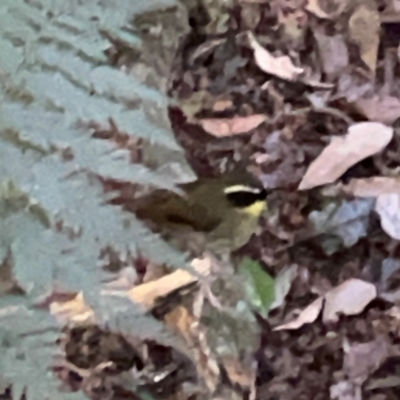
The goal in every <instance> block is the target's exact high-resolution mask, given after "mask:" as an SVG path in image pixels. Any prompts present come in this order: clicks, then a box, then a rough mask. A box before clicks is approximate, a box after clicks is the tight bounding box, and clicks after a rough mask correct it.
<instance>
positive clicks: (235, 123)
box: [199, 114, 266, 137]
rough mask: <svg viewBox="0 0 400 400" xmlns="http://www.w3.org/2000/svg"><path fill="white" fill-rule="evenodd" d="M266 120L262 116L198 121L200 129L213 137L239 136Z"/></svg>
mask: <svg viewBox="0 0 400 400" xmlns="http://www.w3.org/2000/svg"><path fill="white" fill-rule="evenodd" d="M265 120H266V116H265V115H263V114H255V115H249V116H248V117H239V116H237V117H233V118H205V119H201V120H199V124H200V125H201V126H202V128H203V129H204V130H205V131H206V132H207V133H209V134H210V135H213V136H215V137H226V136H234V135H240V134H241V133H246V132H249V131H251V130H252V129H254V128H257V126H259V125H260V124H262V123H263V122H264V121H265Z"/></svg>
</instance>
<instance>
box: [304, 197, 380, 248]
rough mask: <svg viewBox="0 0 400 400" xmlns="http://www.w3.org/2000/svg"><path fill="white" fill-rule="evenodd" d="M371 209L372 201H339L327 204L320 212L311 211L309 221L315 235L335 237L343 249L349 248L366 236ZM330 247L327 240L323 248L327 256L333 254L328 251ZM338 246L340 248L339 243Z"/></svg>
mask: <svg viewBox="0 0 400 400" xmlns="http://www.w3.org/2000/svg"><path fill="white" fill-rule="evenodd" d="M373 207H374V201H373V199H354V200H350V201H349V200H341V201H340V202H332V203H329V204H327V206H326V207H324V208H323V209H322V210H321V211H317V210H315V211H312V212H311V213H310V215H309V220H310V222H311V223H312V224H313V227H314V230H315V232H316V233H317V234H328V235H329V236H331V235H335V236H336V237H338V238H340V239H341V242H342V243H343V245H344V246H345V247H351V246H353V245H354V244H355V243H357V242H358V240H359V239H360V238H361V237H364V236H366V234H367V229H368V226H369V216H370V214H371V210H372V209H373ZM329 239H331V238H329ZM323 244H324V242H323ZM332 245H334V243H331V240H328V242H327V246H324V250H325V252H326V253H327V254H333V253H334V251H328V250H329V247H330V246H332ZM338 245H339V246H341V243H338ZM335 251H336V249H335Z"/></svg>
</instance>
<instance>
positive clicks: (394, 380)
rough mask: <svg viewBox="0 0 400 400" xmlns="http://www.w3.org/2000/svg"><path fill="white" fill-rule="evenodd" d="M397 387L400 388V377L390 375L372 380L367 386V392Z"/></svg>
mask: <svg viewBox="0 0 400 400" xmlns="http://www.w3.org/2000/svg"><path fill="white" fill-rule="evenodd" d="M396 386H400V376H397V375H390V376H386V377H384V378H378V379H372V380H371V381H370V382H369V383H368V385H367V386H366V390H374V389H380V388H392V387H396Z"/></svg>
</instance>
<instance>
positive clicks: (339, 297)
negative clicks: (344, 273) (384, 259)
mask: <svg viewBox="0 0 400 400" xmlns="http://www.w3.org/2000/svg"><path fill="white" fill-rule="evenodd" d="M376 296H377V290H376V287H375V286H374V285H373V284H372V283H368V282H365V281H362V280H360V279H349V280H347V281H345V282H343V283H342V284H340V285H339V286H336V287H335V288H333V289H331V290H329V291H328V292H327V293H325V295H324V296H321V297H318V298H317V299H316V300H314V301H313V302H312V303H311V304H310V305H309V306H308V307H306V308H305V309H304V310H302V311H301V312H300V314H299V315H298V317H297V318H295V319H294V320H292V321H290V322H288V323H285V324H282V325H279V326H277V327H276V328H274V330H277V331H279V330H294V329H299V328H301V327H302V326H303V325H305V324H309V323H312V322H314V321H315V320H316V319H317V318H318V315H319V314H320V312H321V309H322V307H323V314H322V320H323V322H324V323H328V322H336V321H338V320H339V315H341V314H343V315H357V314H359V313H361V312H362V311H363V310H364V308H365V307H366V306H367V305H368V304H369V303H370V302H371V301H372V300H374V299H375V298H376Z"/></svg>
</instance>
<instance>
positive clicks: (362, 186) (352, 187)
mask: <svg viewBox="0 0 400 400" xmlns="http://www.w3.org/2000/svg"><path fill="white" fill-rule="evenodd" d="M341 189H342V190H343V191H344V192H345V193H348V194H352V195H353V196H356V197H378V196H380V195H382V194H390V193H399V194H400V179H398V178H392V177H387V176H374V177H371V178H359V179H355V178H354V179H351V180H350V182H349V183H348V184H347V185H343V186H342V187H341Z"/></svg>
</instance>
